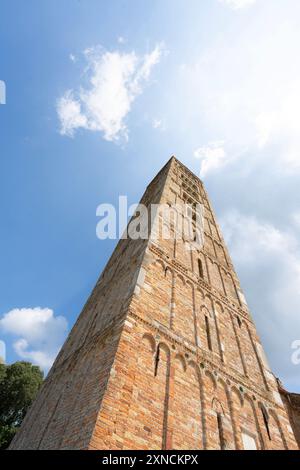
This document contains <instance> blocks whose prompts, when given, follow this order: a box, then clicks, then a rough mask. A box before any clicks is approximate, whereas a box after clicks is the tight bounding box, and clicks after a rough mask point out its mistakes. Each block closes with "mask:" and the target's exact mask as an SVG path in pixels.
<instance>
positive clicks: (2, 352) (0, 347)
mask: <svg viewBox="0 0 300 470" xmlns="http://www.w3.org/2000/svg"><path fill="white" fill-rule="evenodd" d="M5 359H6V346H5V343H4V341H2V340H0V364H1V361H3V362H5Z"/></svg>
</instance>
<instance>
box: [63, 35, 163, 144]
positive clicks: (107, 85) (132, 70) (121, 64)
mask: <svg viewBox="0 0 300 470" xmlns="http://www.w3.org/2000/svg"><path fill="white" fill-rule="evenodd" d="M162 51H163V47H162V45H161V44H159V45H157V46H156V47H155V48H154V49H153V50H152V51H151V52H150V53H148V54H145V55H144V56H142V57H139V56H138V55H137V54H136V53H135V52H131V53H122V52H119V51H114V52H108V51H104V50H103V49H101V48H90V49H87V50H86V51H85V52H84V55H85V58H86V60H87V63H88V67H87V69H86V75H87V77H88V82H89V84H88V86H86V87H84V86H82V87H81V88H80V89H79V90H77V91H74V90H68V91H67V92H66V93H65V94H64V95H63V96H62V97H61V98H60V99H59V100H58V102H57V113H58V116H59V119H60V124H61V129H60V132H61V134H63V135H68V136H72V135H74V132H75V131H76V130H77V129H79V128H83V129H88V130H91V131H98V132H101V133H102V134H103V137H104V139H106V140H108V141H117V140H119V139H120V138H125V139H128V128H127V124H126V121H125V120H126V117H127V115H128V113H129V112H130V111H131V107H132V104H133V102H134V100H135V99H136V98H137V96H138V95H140V94H141V93H142V92H143V89H144V86H145V84H146V83H147V82H148V81H149V78H150V74H151V71H152V68H153V67H154V66H155V65H156V64H157V63H158V62H159V61H160V58H161V55H162Z"/></svg>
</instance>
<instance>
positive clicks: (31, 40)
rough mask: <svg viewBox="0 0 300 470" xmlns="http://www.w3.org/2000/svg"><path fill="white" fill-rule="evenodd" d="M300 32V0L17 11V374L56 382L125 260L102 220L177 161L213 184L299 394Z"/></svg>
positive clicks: (10, 22) (273, 354)
mask: <svg viewBox="0 0 300 470" xmlns="http://www.w3.org/2000/svg"><path fill="white" fill-rule="evenodd" d="M299 20H300V5H299V2H298V1H297V0H285V1H284V2H282V1H280V0H256V1H255V0H202V1H201V2H199V1H198V0H188V1H181V0H180V1H179V0H164V1H161V0H160V1H155V0H154V1H151V2H150V1H146V0H142V1H141V0H139V1H137V0H136V1H134V0H132V1H127V2H126V1H117V0H114V1H112V2H104V1H103V2H100V1H93V0H89V1H83V0H60V1H57V0H51V1H50V0H48V1H46V0H44V1H43V2H40V1H37V0H30V1H28V2H22V1H21V0H19V1H16V0H10V1H8V0H2V2H1V6H0V80H4V81H5V83H6V89H7V96H6V104H5V105H0V139H1V140H0V143H1V147H0V155H1V159H0V165H1V176H2V178H1V180H2V181H1V186H0V206H1V216H2V223H1V232H0V233H1V248H0V249H1V266H0V269H1V285H0V299H1V302H0V339H1V340H2V341H5V344H6V349H7V361H8V362H12V361H15V360H17V359H19V358H22V357H23V358H25V359H26V358H28V359H29V360H33V361H35V362H37V363H39V364H40V365H41V366H42V367H44V369H45V370H47V368H48V367H49V364H50V363H51V361H52V360H53V357H54V355H55V353H56V351H57V349H58V348H59V346H60V345H61V344H62V342H63V340H64V338H65V336H66V334H67V331H68V330H69V328H70V327H71V326H72V324H73V322H74V321H75V319H76V317H77V315H78V314H79V313H80V310H81V308H82V306H83V304H84V302H85V300H86V299H87V297H88V294H89V292H90V291H91V289H92V287H93V285H94V283H95V281H96V279H97V277H98V275H99V274H100V273H101V271H102V269H103V267H104V265H105V263H106V261H107V260H108V258H109V256H110V254H111V252H112V250H113V248H114V246H115V243H116V242H115V241H111V240H106V241H100V240H98V239H97V238H96V232H95V231H96V224H97V218H96V208H97V206H98V205H99V204H101V203H105V202H109V203H112V204H116V203H117V201H118V196H119V195H122V194H124V195H127V196H128V199H129V203H133V202H137V201H138V200H139V198H140V196H141V195H142V193H143V191H144V189H145V186H146V185H147V184H148V182H149V181H150V180H151V178H152V177H153V176H154V175H155V173H156V172H157V171H158V170H159V169H160V168H161V167H162V165H163V164H164V163H165V162H166V161H167V160H168V158H169V157H170V156H171V155H172V154H176V155H177V156H178V157H179V158H180V159H181V160H182V161H183V163H185V164H186V165H187V166H189V167H190V168H191V169H192V170H193V171H194V172H195V173H196V174H198V175H200V176H201V178H202V179H203V180H204V182H205V184H206V187H207V189H208V191H209V193H210V197H211V200H212V202H213V205H214V207H215V210H216V213H217V216H218V218H219V221H220V223H221V225H222V228H223V230H224V235H225V238H226V240H227V241H228V244H229V249H230V252H231V254H232V256H233V259H234V262H235V265H236V268H237V271H238V274H239V275H240V278H241V282H242V286H243V288H244V291H245V293H246V296H247V299H248V303H249V304H250V307H251V309H252V312H253V317H254V319H255V322H256V324H257V327H258V331H259V333H260V336H261V338H262V340H263V344H264V346H265V348H266V351H267V354H268V357H269V359H270V362H271V364H272V367H273V369H274V371H275V373H276V374H277V375H280V377H281V378H282V379H283V380H284V382H285V384H286V386H287V387H289V388H290V389H292V390H300V381H299V375H300V374H299V370H300V364H298V365H297V364H293V362H292V360H291V356H292V353H293V350H292V347H291V345H292V343H293V342H294V341H297V340H300V315H299V300H300V249H299V233H300V207H299V206H300V204H299V203H300V201H299V190H298V188H299V182H300V158H299V155H300V133H299V122H300V121H299V109H300V85H299V83H300V59H299V52H298V51H299V43H300V32H299V28H298V25H299ZM112 88H113V90H117V93H112ZM22 309H25V310H22ZM49 332H52V334H49ZM296 362H297V361H296Z"/></svg>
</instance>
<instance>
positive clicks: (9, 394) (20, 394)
mask: <svg viewBox="0 0 300 470" xmlns="http://www.w3.org/2000/svg"><path fill="white" fill-rule="evenodd" d="M42 382H43V372H42V371H41V369H40V368H39V367H38V366H33V365H32V364H31V363H30V362H23V361H21V362H15V363H14V364H11V365H6V364H0V449H7V447H8V446H9V444H10V442H11V440H12V438H13V437H14V435H15V433H16V431H17V429H18V427H19V426H20V425H21V423H22V421H23V419H24V416H25V414H26V412H27V410H28V408H29V407H30V405H31V403H32V402H33V400H34V399H35V397H36V394H37V392H38V390H39V388H40V386H41V384H42Z"/></svg>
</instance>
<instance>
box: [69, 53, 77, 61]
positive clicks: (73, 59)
mask: <svg viewBox="0 0 300 470" xmlns="http://www.w3.org/2000/svg"><path fill="white" fill-rule="evenodd" d="M69 58H70V61H71V62H76V60H77V59H76V56H75V55H74V54H70V55H69Z"/></svg>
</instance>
